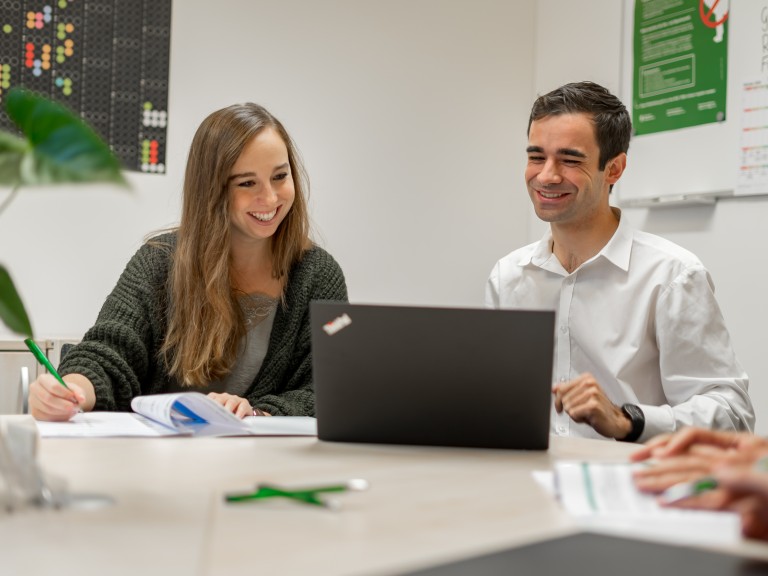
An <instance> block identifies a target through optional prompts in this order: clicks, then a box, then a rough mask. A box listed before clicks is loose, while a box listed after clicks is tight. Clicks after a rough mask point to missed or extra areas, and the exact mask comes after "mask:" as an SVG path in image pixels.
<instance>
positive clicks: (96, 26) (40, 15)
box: [0, 0, 171, 173]
mask: <svg viewBox="0 0 768 576" xmlns="http://www.w3.org/2000/svg"><path fill="white" fill-rule="evenodd" d="M170 39H171V0H55V1H54V0H0V103H1V102H2V99H3V97H4V94H5V93H6V92H7V91H8V90H9V89H10V88H11V87H13V86H23V87H25V88H28V89H30V90H34V91H36V92H39V93H40V94H43V95H44V96H48V97H50V98H52V99H54V100H56V101H58V102H61V103H63V104H65V105H67V106H68V107H69V108H70V109H72V110H73V111H74V112H76V113H77V114H79V115H80V117H82V118H83V119H84V120H85V121H86V122H88V123H89V124H90V125H91V126H92V127H93V128H94V129H95V130H96V132H98V133H99V135H101V137H102V138H104V140H105V141H106V142H108V143H109V145H110V147H111V148H112V150H113V151H114V152H115V154H116V155H117V157H118V158H120V160H121V162H122V164H123V167H124V168H126V169H127V170H134V171H139V172H148V173H163V172H165V152H166V133H167V126H168V71H169V67H170ZM0 126H2V127H3V128H5V129H13V128H14V127H13V125H12V123H11V122H10V120H8V118H7V117H6V116H5V114H1V115H0Z"/></svg>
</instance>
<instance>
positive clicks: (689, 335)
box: [486, 82, 754, 442]
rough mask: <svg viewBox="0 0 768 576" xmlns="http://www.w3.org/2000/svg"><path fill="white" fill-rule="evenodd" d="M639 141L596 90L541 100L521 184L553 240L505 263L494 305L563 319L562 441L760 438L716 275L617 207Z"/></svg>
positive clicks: (556, 391) (559, 371)
mask: <svg viewBox="0 0 768 576" xmlns="http://www.w3.org/2000/svg"><path fill="white" fill-rule="evenodd" d="M631 129H632V125H631V120H630V117H629V114H628V112H627V110H626V108H625V107H624V105H623V104H622V103H621V101H620V100H619V99H618V98H616V97H615V96H613V95H612V94H611V93H610V92H609V91H608V90H606V89H605V88H603V87H602V86H599V85H597V84H594V83H592V82H580V83H575V84H567V85H565V86H562V87H560V88H558V89H556V90H554V91H552V92H550V93H549V94H546V95H544V96H541V97H539V98H538V99H537V100H536V102H535V103H534V105H533V109H532V110H531V116H530V120H529V124H528V148H527V152H528V165H527V168H526V171H525V181H526V184H527V186H528V194H529V195H530V197H531V201H532V202H533V207H534V209H535V211H536V214H537V216H538V217H539V218H541V219H542V220H544V221H546V222H549V223H550V229H549V231H548V232H547V234H546V235H545V236H544V238H543V239H542V240H541V241H540V242H537V243H534V244H531V245H529V246H526V247H524V248H521V249H519V250H516V251H514V252H512V253H510V254H509V255H507V256H505V257H504V258H502V259H501V260H499V261H498V262H497V263H496V266H495V267H494V269H493V271H492V272H491V276H490V278H489V280H488V284H487V287H486V304H487V305H488V306H490V307H495V308H539V309H541V308H548V309H554V310H555V311H556V312H557V318H558V319H557V328H556V330H557V332H556V339H555V363H554V371H555V373H554V380H555V385H554V387H553V389H552V393H553V400H554V402H553V405H554V412H553V414H552V430H553V433H555V434H559V435H571V436H585V437H595V438H600V437H607V438H615V439H617V440H625V441H632V442H634V441H645V440H647V439H648V438H651V437H653V436H655V435H656V434H659V433H662V432H671V431H674V430H676V429H678V428H680V427H681V426H686V425H698V426H703V427H707V428H720V429H732V430H751V429H752V427H753V425H754V410H753V408H752V404H751V401H750V399H749V396H748V395H747V387H748V378H747V375H746V373H745V372H744V370H743V369H742V367H741V366H740V364H739V362H738V361H737V359H736V356H735V354H734V351H733V349H732V346H731V339H730V336H729V334H728V330H727V329H726V327H725V322H724V320H723V316H722V313H721V312H720V308H719V307H718V305H717V301H716V300H715V296H714V292H713V291H714V287H713V284H712V280H711V278H710V275H709V272H708V271H707V270H706V269H705V268H704V266H703V265H702V263H701V262H700V261H699V260H698V258H696V256H694V255H693V254H691V253H690V252H688V251H687V250H685V249H683V248H681V247H679V246H677V245H675V244H673V243H671V242H668V241H667V240H664V239H663V238H659V237H657V236H653V235H651V234H647V233H644V232H640V231H637V230H633V229H632V228H631V227H630V226H629V223H628V222H626V220H625V219H624V218H622V215H621V211H620V210H618V209H617V208H614V207H611V206H610V205H609V202H608V195H609V193H610V191H611V188H612V187H613V185H614V184H615V183H616V182H618V180H619V178H621V175H622V174H623V172H624V169H625V168H626V165H627V150H628V149H629V138H630V132H631Z"/></svg>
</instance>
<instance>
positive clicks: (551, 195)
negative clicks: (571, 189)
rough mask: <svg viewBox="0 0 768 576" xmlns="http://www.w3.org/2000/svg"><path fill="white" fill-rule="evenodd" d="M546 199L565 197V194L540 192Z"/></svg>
mask: <svg viewBox="0 0 768 576" xmlns="http://www.w3.org/2000/svg"><path fill="white" fill-rule="evenodd" d="M540 194H541V195H542V196H544V198H560V197H561V196H565V194H554V193H552V192H540Z"/></svg>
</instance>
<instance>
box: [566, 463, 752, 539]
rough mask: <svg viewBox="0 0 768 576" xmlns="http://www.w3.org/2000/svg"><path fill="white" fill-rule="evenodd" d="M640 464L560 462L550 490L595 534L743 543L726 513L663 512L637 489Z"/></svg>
mask: <svg viewBox="0 0 768 576" xmlns="http://www.w3.org/2000/svg"><path fill="white" fill-rule="evenodd" d="M637 466H638V464H631V463H628V462H617V463H595V462H582V461H559V462H556V463H555V477H554V485H555V490H556V493H557V495H558V497H559V499H560V502H561V504H562V506H563V507H564V508H565V510H566V511H567V512H568V513H570V514H571V515H572V516H573V517H574V518H576V519H577V520H578V521H579V522H580V523H582V524H584V525H585V526H587V527H589V528H593V529H595V530H598V531H600V530H603V531H609V532H625V533H626V534H627V535H646V536H649V537H653V538H667V539H669V540H671V541H677V542H680V543H684V542H694V543H701V542H707V543H712V544H730V543H733V542H737V541H738V540H740V538H741V529H740V522H739V517H738V516H737V515H736V514H732V513H730V512H710V511H702V510H683V509H679V508H667V507H664V506H662V505H661V504H659V502H658V501H657V498H656V496H654V495H652V494H646V493H643V492H640V491H639V490H638V489H637V488H635V484H634V482H633V480H632V471H633V470H634V469H635V468H636V467H637Z"/></svg>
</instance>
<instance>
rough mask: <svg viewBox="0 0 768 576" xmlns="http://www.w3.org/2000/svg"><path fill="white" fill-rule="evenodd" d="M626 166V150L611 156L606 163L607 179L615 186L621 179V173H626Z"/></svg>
mask: <svg viewBox="0 0 768 576" xmlns="http://www.w3.org/2000/svg"><path fill="white" fill-rule="evenodd" d="M626 167H627V155H626V154H625V153H624V152H622V153H621V154H619V155H618V156H615V157H613V158H611V159H610V160H608V162H606V164H605V181H606V182H607V183H608V184H610V185H611V186H613V185H614V184H616V182H618V181H619V178H621V175H622V174H624V170H625V169H626Z"/></svg>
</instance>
